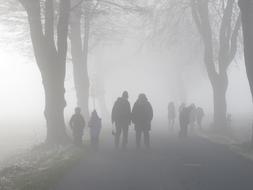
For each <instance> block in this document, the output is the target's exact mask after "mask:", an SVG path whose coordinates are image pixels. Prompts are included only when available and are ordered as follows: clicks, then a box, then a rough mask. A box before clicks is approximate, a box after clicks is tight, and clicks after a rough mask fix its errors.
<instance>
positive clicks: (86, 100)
mask: <svg viewBox="0 0 253 190" xmlns="http://www.w3.org/2000/svg"><path fill="white" fill-rule="evenodd" d="M85 11H86V13H85V15H84V40H83V61H84V62H83V64H84V71H83V74H84V78H85V80H84V89H85V94H84V104H85V107H86V109H85V110H84V111H85V115H86V117H87V118H88V117H89V97H90V82H89V75H88V53H89V52H88V51H89V38H90V10H89V7H88V8H86V10H85Z"/></svg>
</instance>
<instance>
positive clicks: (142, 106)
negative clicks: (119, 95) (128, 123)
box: [132, 94, 153, 148]
mask: <svg viewBox="0 0 253 190" xmlns="http://www.w3.org/2000/svg"><path fill="white" fill-rule="evenodd" d="M152 119H153V108H152V106H151V104H150V103H149V101H148V99H147V97H146V95H145V94H140V95H139V98H138V100H137V101H136V102H135V104H134V107H133V110H132V121H133V123H134V125H135V131H136V146H137V148H140V142H141V135H142V134H143V135H144V144H145V146H146V147H147V148H150V137H149V131H150V130H151V121H152Z"/></svg>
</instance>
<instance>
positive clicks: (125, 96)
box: [122, 91, 128, 99]
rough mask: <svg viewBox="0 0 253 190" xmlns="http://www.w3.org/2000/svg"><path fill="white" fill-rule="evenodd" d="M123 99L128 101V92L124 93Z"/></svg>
mask: <svg viewBox="0 0 253 190" xmlns="http://www.w3.org/2000/svg"><path fill="white" fill-rule="evenodd" d="M122 98H124V99H128V92H127V91H124V92H123V94H122Z"/></svg>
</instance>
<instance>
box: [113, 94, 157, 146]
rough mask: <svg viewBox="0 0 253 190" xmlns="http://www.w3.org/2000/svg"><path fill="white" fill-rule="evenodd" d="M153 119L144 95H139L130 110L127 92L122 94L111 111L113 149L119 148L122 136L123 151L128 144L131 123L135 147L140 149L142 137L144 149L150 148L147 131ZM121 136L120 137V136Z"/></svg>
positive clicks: (151, 110) (150, 108)
mask: <svg viewBox="0 0 253 190" xmlns="http://www.w3.org/2000/svg"><path fill="white" fill-rule="evenodd" d="M152 119H153V108H152V106H151V104H150V102H149V101H148V99H147V97H146V95H145V94H140V95H139V97H138V99H137V101H136V102H135V104H134V106H133V109H132V110H131V106H130V103H129V101H128V92H126V91H125V92H123V94H122V97H120V98H118V99H117V101H116V102H115V104H114V106H113V109H112V123H113V124H115V127H116V131H114V132H113V135H114V138H115V147H116V148H118V147H119V143H120V137H121V136H122V148H123V149H125V148H126V146H127V142H128V129H129V126H130V125H131V123H133V124H134V128H135V132H136V147H137V148H140V144H141V136H142V135H143V136H144V144H145V146H146V148H149V147H150V137H149V131H150V129H151V121H152ZM121 134H122V135H121Z"/></svg>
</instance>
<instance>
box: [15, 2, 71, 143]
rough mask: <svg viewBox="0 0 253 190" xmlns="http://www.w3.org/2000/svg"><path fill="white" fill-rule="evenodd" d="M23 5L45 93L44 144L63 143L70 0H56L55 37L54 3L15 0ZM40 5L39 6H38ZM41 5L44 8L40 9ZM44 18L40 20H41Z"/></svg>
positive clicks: (65, 139) (65, 137)
mask: <svg viewBox="0 0 253 190" xmlns="http://www.w3.org/2000/svg"><path fill="white" fill-rule="evenodd" d="M19 1H20V3H21V4H22V5H23V7H24V8H25V10H26V12H27V15H28V22H29V25H30V34H31V40H32V44H33V49H34V55H35V58H36V62H37V65H38V68H39V70H40V73H41V77H42V81H43V87H44V92H45V111H44V114H45V118H46V122H47V139H46V142H48V143H55V144H59V143H65V142H67V139H68V138H67V135H66V131H65V122H64V108H65V106H66V102H65V97H64V94H65V88H64V80H65V72H66V54H67V36H68V26H69V12H70V1H69V0H60V1H59V16H58V23H57V31H56V37H55V25H54V23H55V10H56V7H55V4H54V1H53V0H45V1H40V0H19ZM42 5H43V6H42ZM43 7H45V11H43ZM43 19H44V22H43Z"/></svg>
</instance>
